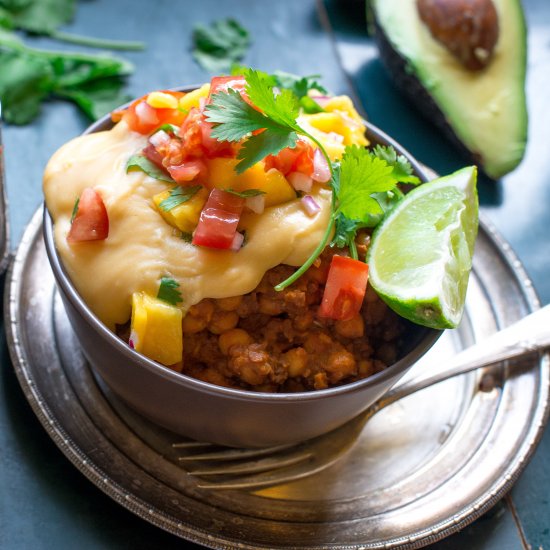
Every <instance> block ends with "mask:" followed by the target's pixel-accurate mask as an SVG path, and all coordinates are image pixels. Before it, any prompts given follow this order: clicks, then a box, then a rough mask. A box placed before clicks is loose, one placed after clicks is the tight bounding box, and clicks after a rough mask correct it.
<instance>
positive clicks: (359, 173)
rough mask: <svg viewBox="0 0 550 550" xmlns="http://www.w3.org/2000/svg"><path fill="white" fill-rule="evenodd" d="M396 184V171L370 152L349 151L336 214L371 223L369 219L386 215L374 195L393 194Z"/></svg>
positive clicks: (342, 166)
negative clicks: (391, 192) (389, 192)
mask: <svg viewBox="0 0 550 550" xmlns="http://www.w3.org/2000/svg"><path fill="white" fill-rule="evenodd" d="M396 184H397V179H396V178H395V177H394V176H393V167H392V166H391V165H389V164H388V163H387V162H386V161H385V160H382V159H380V158H378V157H376V156H374V155H372V154H371V153H370V152H369V151H368V150H367V149H365V148H363V147H359V146H357V145H352V146H348V147H346V150H345V153H344V155H343V157H342V161H341V163H340V184H339V189H338V202H339V204H338V207H337V210H336V212H337V213H338V214H340V213H341V214H343V215H344V216H346V217H347V218H349V219H351V220H360V221H363V222H365V223H367V222H368V220H369V216H371V215H373V214H374V215H379V214H382V213H383V210H382V208H381V206H380V205H379V204H378V201H376V199H374V198H372V197H371V194H372V193H378V192H382V191H391V190H392V189H393V188H394V187H395V185H396Z"/></svg>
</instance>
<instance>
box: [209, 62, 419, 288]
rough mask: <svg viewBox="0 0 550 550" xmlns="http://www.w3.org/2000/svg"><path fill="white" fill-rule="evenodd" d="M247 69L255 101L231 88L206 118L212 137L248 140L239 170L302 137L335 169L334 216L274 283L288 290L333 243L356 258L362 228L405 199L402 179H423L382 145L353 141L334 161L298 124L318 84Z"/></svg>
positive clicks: (214, 100) (248, 90) (214, 101)
mask: <svg viewBox="0 0 550 550" xmlns="http://www.w3.org/2000/svg"><path fill="white" fill-rule="evenodd" d="M243 73H244V76H245V79H246V87H245V91H246V94H247V96H248V100H249V102H250V103H249V102H248V101H245V100H244V99H243V97H242V96H241V94H240V93H239V92H236V91H234V90H231V89H229V90H228V91H227V92H222V93H218V94H215V95H214V96H213V97H212V101H211V103H210V104H209V105H207V107H206V116H207V119H208V121H209V122H211V123H213V124H214V128H213V130H212V137H215V138H216V139H218V140H220V141H223V140H226V141H234V142H235V141H241V140H244V141H243V142H242V144H241V147H240V149H239V153H238V156H237V158H238V159H239V163H238V164H237V166H236V171H237V173H241V172H243V171H244V170H246V169H247V168H250V167H251V166H252V165H253V164H255V163H256V162H258V161H260V160H262V159H263V158H265V157H266V156H268V155H276V154H277V153H279V152H280V151H281V150H282V149H284V148H285V147H290V148H293V147H295V146H296V142H297V140H298V136H299V135H302V136H305V137H307V138H309V139H310V140H311V141H313V142H314V143H315V144H316V145H317V146H318V147H319V148H320V150H321V152H322V153H323V155H324V157H325V159H326V160H327V162H328V164H329V167H330V171H331V180H330V183H329V185H330V187H331V189H332V200H331V214H330V218H329V223H328V225H327V228H326V230H325V233H324V235H323V237H322V239H321V241H320V242H319V244H318V246H317V247H316V248H315V250H314V251H313V252H312V254H311V255H310V257H309V258H308V259H307V260H306V261H305V262H304V264H303V265H302V266H301V267H300V268H299V269H297V270H296V271H295V272H294V274H293V275H291V276H290V277H289V278H288V279H286V280H285V281H283V282H282V283H280V284H278V285H277V286H276V287H275V290H283V289H284V288H286V287H287V286H289V285H291V284H292V283H293V282H294V281H296V280H297V279H298V278H299V277H301V276H302V275H303V274H304V273H305V272H306V271H307V270H308V269H309V267H311V265H313V263H314V262H315V260H316V259H317V258H318V257H319V256H320V255H321V253H322V252H323V250H324V249H325V247H326V246H327V245H329V244H330V245H331V246H338V247H344V246H347V247H348V248H349V251H350V254H351V256H352V257H353V258H355V259H357V257H358V254H357V249H356V245H355V238H356V235H357V231H358V230H359V229H361V228H365V227H374V226H375V225H377V224H378V223H379V222H380V220H381V219H382V217H383V216H384V213H385V212H386V211H387V210H389V209H390V208H392V207H393V205H394V204H395V203H396V202H397V201H398V200H399V199H400V197H401V196H402V192H401V191H400V189H399V187H398V183H400V182H402V183H409V184H416V183H419V182H420V180H419V179H418V178H417V177H416V176H414V175H413V173H412V172H413V171H412V167H411V166H410V164H409V163H408V161H407V160H406V159H405V157H403V156H402V155H398V154H397V152H396V151H395V150H394V149H393V148H392V147H382V146H377V147H375V148H374V149H373V150H369V149H366V148H363V147H359V146H357V145H351V146H347V147H346V149H345V152H344V155H343V157H342V159H341V161H340V162H334V163H333V162H331V160H330V158H329V156H328V155H327V152H326V150H325V149H324V147H323V145H322V143H320V142H319V141H318V140H317V139H316V138H315V137H314V136H312V135H310V134H309V133H308V132H307V131H306V130H304V129H303V128H301V127H300V125H299V124H298V122H297V118H298V116H299V114H300V110H301V108H303V107H302V106H301V104H300V99H301V98H300V97H299V96H300V94H301V93H302V91H303V94H304V95H303V96H302V98H303V97H307V95H306V94H307V91H308V90H307V89H306V88H307V87H308V86H313V85H314V84H310V83H309V82H308V81H307V80H306V81H303V82H300V81H299V80H296V79H290V80H289V82H290V84H289V86H290V87H288V88H285V87H284V79H282V78H280V76H279V77H277V76H274V75H268V74H265V73H262V72H260V71H255V70H252V69H245V70H244V71H243ZM315 85H317V86H318V84H315ZM296 86H298V89H297V88H296ZM300 87H301V88H302V91H300ZM323 91H324V90H323ZM252 105H253V106H252Z"/></svg>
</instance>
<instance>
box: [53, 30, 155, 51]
mask: <svg viewBox="0 0 550 550" xmlns="http://www.w3.org/2000/svg"><path fill="white" fill-rule="evenodd" d="M48 36H49V37H50V38H54V39H56V40H61V41H62V42H67V43H69V44H78V45H79V46H89V47H91V48H104V49H107V50H120V51H123V50H124V51H140V50H143V49H145V43H144V42H134V41H126V40H109V39H104V38H91V37H88V36H81V35H79V34H70V33H67V32H63V31H51V32H50V33H48Z"/></svg>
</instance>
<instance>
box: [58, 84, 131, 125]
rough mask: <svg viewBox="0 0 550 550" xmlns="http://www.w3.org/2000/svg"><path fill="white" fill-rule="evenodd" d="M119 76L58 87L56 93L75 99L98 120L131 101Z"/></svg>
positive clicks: (81, 107)
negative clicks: (123, 88) (68, 86)
mask: <svg viewBox="0 0 550 550" xmlns="http://www.w3.org/2000/svg"><path fill="white" fill-rule="evenodd" d="M122 86H123V82H122V81H121V80H120V79H118V78H103V79H99V80H94V81H92V82H90V83H86V84H82V85H80V86H78V87H75V88H68V89H58V90H56V91H55V95H56V96H57V97H60V98H65V99H69V100H70V101H73V102H74V103H75V104H76V105H78V107H80V109H81V110H82V111H83V112H84V114H85V115H86V116H87V117H88V118H89V119H91V120H97V119H98V118H101V117H102V116H104V115H106V114H107V113H110V112H112V111H114V110H115V109H116V108H117V107H119V106H120V105H123V104H124V103H127V102H128V101H130V99H131V97H130V96H129V95H128V94H127V93H125V92H123V91H122V90H121V88H122Z"/></svg>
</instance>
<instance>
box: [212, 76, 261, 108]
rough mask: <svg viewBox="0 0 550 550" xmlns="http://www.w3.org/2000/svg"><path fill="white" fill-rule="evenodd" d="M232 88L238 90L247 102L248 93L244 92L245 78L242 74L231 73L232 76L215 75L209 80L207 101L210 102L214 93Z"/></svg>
mask: <svg viewBox="0 0 550 550" xmlns="http://www.w3.org/2000/svg"><path fill="white" fill-rule="evenodd" d="M229 89H232V90H235V91H236V92H239V93H240V94H241V97H242V98H243V99H244V100H245V101H246V102H247V103H248V104H249V105H252V104H251V103H250V99H249V98H248V94H247V93H246V80H245V78H244V76H240V75H239V76H238V75H232V76H215V77H214V78H212V80H211V81H210V93H209V95H208V103H209V102H210V98H211V97H212V96H213V95H214V94H218V93H220V92H227V90H229Z"/></svg>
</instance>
